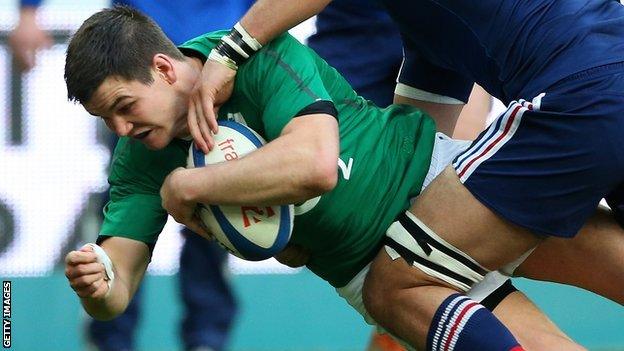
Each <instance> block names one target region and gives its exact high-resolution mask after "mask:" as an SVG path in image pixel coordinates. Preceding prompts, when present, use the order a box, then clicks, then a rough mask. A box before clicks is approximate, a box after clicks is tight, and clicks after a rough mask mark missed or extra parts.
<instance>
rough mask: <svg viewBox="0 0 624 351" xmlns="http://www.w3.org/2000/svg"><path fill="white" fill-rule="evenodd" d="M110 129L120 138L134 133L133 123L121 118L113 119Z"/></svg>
mask: <svg viewBox="0 0 624 351" xmlns="http://www.w3.org/2000/svg"><path fill="white" fill-rule="evenodd" d="M109 127H110V128H111V129H112V130H113V132H115V134H117V135H118V136H120V137H124V136H128V135H130V132H131V131H132V127H133V125H132V123H131V122H128V121H126V120H124V119H123V118H121V117H112V118H111V119H110V124H109Z"/></svg>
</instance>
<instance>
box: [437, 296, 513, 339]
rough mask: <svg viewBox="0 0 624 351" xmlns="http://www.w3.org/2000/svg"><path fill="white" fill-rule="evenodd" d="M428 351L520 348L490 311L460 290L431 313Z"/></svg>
mask: <svg viewBox="0 0 624 351" xmlns="http://www.w3.org/2000/svg"><path fill="white" fill-rule="evenodd" d="M427 350H431V351H453V350H455V351H474V350H479V351H521V350H523V348H522V346H520V344H519V343H518V341H517V340H516V338H514V336H513V335H511V332H509V330H508V329H507V328H506V327H505V326H504V325H503V324H502V323H501V322H500V321H499V320H498V319H496V317H494V315H493V314H492V312H490V311H489V310H487V309H486V308H485V307H483V306H482V305H481V304H479V303H478V302H476V301H474V300H472V299H470V298H468V297H466V296H464V295H460V294H453V295H451V296H449V297H448V298H447V299H446V300H444V302H442V304H441V305H440V307H439V308H438V310H437V312H436V313H435V315H434V316H433V321H432V322H431V326H430V327H429V335H427Z"/></svg>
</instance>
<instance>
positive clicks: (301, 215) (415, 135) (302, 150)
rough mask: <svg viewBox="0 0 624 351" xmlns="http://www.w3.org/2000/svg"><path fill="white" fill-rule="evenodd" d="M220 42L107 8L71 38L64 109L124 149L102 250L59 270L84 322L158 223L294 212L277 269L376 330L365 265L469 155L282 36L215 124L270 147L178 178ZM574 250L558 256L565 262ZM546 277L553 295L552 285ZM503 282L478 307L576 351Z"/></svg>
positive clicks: (117, 284) (121, 287) (482, 293)
mask: <svg viewBox="0 0 624 351" xmlns="http://www.w3.org/2000/svg"><path fill="white" fill-rule="evenodd" d="M223 34H225V33H224V32H215V33H209V34H206V35H204V36H201V37H198V38H196V39H193V40H191V41H189V42H187V43H185V44H183V45H182V46H181V47H180V48H176V47H175V46H173V44H172V43H171V42H170V41H169V40H168V39H167V38H166V37H165V36H164V35H163V34H162V32H161V31H160V29H159V28H158V27H157V26H156V25H155V24H154V23H153V22H152V21H151V20H149V19H148V18H146V17H145V16H143V15H142V14H140V13H138V12H136V11H134V10H131V9H129V8H126V7H115V8H113V9H105V10H102V11H100V12H98V13H96V14H95V15H93V16H91V17H90V18H89V19H87V20H86V21H85V22H84V24H83V25H82V26H81V28H80V29H79V30H78V31H77V33H76V34H75V35H74V37H73V38H72V40H71V42H70V45H69V48H68V50H67V59H66V66H65V80H66V83H67V88H68V95H69V98H70V99H71V100H74V101H77V102H79V103H81V104H82V105H83V106H84V107H85V109H86V110H87V111H88V112H89V113H91V114H93V115H95V116H99V117H101V118H102V120H103V121H104V122H105V123H106V125H107V126H108V127H109V128H110V129H111V130H113V131H114V132H115V133H116V134H118V135H119V136H120V137H121V139H120V141H119V143H118V145H117V148H116V150H115V154H114V157H113V162H112V166H111V170H110V176H109V182H110V184H111V194H110V195H111V196H110V197H111V200H110V202H109V203H108V204H107V206H106V208H105V219H104V223H103V225H102V229H101V232H100V236H99V238H98V241H97V243H98V245H88V246H85V247H83V248H82V249H80V250H78V251H72V252H70V253H68V254H67V256H66V276H67V278H68V280H69V282H70V285H71V287H72V288H73V289H74V290H75V291H76V293H77V295H78V296H80V298H81V302H82V304H83V306H84V308H85V310H86V311H87V312H88V313H89V314H90V315H92V316H93V317H95V318H98V319H110V318H113V317H115V316H116V315H118V314H119V313H121V312H122V311H123V310H124V309H125V308H126V306H127V304H128V302H129V300H130V298H131V297H132V295H133V294H134V293H135V291H136V289H137V287H138V285H139V284H140V281H141V279H142V277H143V275H144V273H145V270H146V268H147V265H148V263H149V260H150V256H151V251H152V249H153V247H154V245H155V244H156V241H157V239H158V235H159V233H160V232H161V230H162V228H163V226H164V224H165V221H166V219H167V211H166V209H168V210H170V212H171V214H172V215H173V216H174V217H175V218H176V219H177V220H178V221H180V222H183V223H185V224H187V225H189V226H190V227H192V228H193V229H194V230H195V231H197V232H198V233H200V234H203V235H209V234H208V233H205V232H204V230H203V229H202V228H201V226H200V225H199V224H198V222H197V221H196V219H194V218H193V217H192V214H193V211H194V208H195V205H196V204H197V203H199V202H201V203H210V204H255V205H274V204H285V203H296V204H300V205H299V206H297V211H296V213H297V215H296V218H295V224H294V230H293V234H292V239H291V246H290V247H289V248H287V249H286V250H285V252H284V253H283V254H282V256H281V259H282V260H285V259H286V258H287V257H290V259H291V260H290V261H288V262H286V263H288V264H290V265H296V264H297V262H294V261H300V262H305V263H306V265H307V267H308V268H309V269H310V270H311V271H313V272H314V273H315V274H316V275H318V276H319V277H321V278H322V279H324V280H326V281H328V282H329V283H330V284H331V285H332V286H334V287H335V288H337V290H338V292H339V294H340V295H341V296H343V297H344V298H345V299H347V300H348V302H349V303H350V304H352V305H353V306H354V307H355V308H356V309H357V310H358V311H359V312H360V313H361V314H363V315H364V316H365V318H367V321H369V322H373V321H372V320H371V319H370V318H369V317H368V316H366V311H365V310H364V307H363V304H362V299H361V289H362V284H363V281H364V276H365V274H366V271H367V267H368V266H367V265H368V264H369V263H370V262H371V261H372V259H373V258H374V256H375V255H376V253H377V252H378V251H379V249H380V247H381V245H382V243H383V239H384V234H385V232H386V229H387V228H388V226H389V225H390V224H391V223H392V222H393V221H395V219H396V218H397V216H399V215H400V214H402V213H404V211H405V210H406V209H407V208H408V207H409V206H410V201H412V200H413V199H414V197H416V196H417V195H418V194H419V192H420V191H421V188H422V187H423V186H425V185H426V184H427V183H428V182H430V181H431V180H432V179H433V178H434V177H435V175H436V174H437V173H439V172H440V171H441V170H442V169H443V168H444V166H446V165H447V164H448V162H450V159H451V158H452V156H453V155H454V154H455V153H457V152H458V151H460V150H462V149H463V148H464V147H465V146H466V144H465V143H463V142H457V141H453V140H450V139H449V138H447V137H445V136H443V135H441V134H437V135H436V132H435V126H434V123H433V122H432V121H431V119H430V118H429V117H428V116H426V115H424V114H423V113H422V112H420V111H419V110H416V109H413V108H410V107H407V106H400V105H393V106H390V107H388V108H385V109H380V108H378V107H376V106H374V105H373V104H371V103H370V102H368V101H366V100H364V99H362V98H361V97H358V96H357V94H356V93H355V92H354V91H353V89H351V87H350V86H349V85H348V84H347V82H346V81H345V80H344V79H343V78H342V77H341V76H340V75H339V74H338V73H337V72H336V70H334V69H333V68H331V67H330V66H328V65H327V64H326V63H325V62H324V61H323V60H322V59H320V58H319V57H318V56H317V55H316V54H315V53H314V52H312V51H311V50H310V49H309V48H307V47H305V46H303V45H301V44H300V43H299V42H298V41H296V40H295V39H294V38H292V37H291V36H289V35H284V36H282V37H280V38H278V39H276V40H274V41H273V42H272V43H271V44H270V45H268V46H267V48H266V50H263V51H262V52H260V53H258V54H257V55H255V56H254V57H253V58H251V59H250V60H249V61H248V63H247V64H245V65H244V66H242V67H241V68H240V70H239V72H238V74H237V76H236V85H235V86H234V87H230V89H226V91H225V92H223V94H225V95H224V96H223V101H225V100H226V99H225V98H226V97H229V100H228V102H227V103H226V104H223V105H221V106H220V108H219V111H218V114H219V118H220V119H233V120H236V121H239V122H241V123H245V124H246V125H247V126H249V127H250V128H252V129H254V130H255V131H257V132H258V133H259V134H260V135H262V136H263V137H265V139H267V140H269V143H267V145H265V146H264V147H262V148H261V149H259V150H257V151H255V152H253V153H251V154H249V155H248V156H246V157H244V158H242V159H240V160H237V161H232V162H228V163H227V164H217V165H210V166H207V167H204V168H200V169H190V170H186V169H180V168H179V167H181V166H184V164H185V160H186V156H187V153H188V148H189V143H190V142H189V141H187V140H188V139H189V138H188V137H189V132H188V127H187V124H186V120H187V118H186V115H187V111H188V107H189V106H188V101H189V96H190V95H191V93H192V91H193V89H194V88H195V86H196V84H197V80H198V78H199V77H200V73H201V69H202V61H204V60H206V58H207V55H208V54H209V52H210V50H211V49H212V48H213V47H214V46H216V45H217V44H218V42H219V39H220V37H221V36H222V35H223ZM196 107H197V106H196ZM337 165H339V166H337ZM582 237H583V236H580V238H582ZM575 240H577V239H575ZM568 242H569V241H567V242H566V243H562V244H559V245H568V246H567V247H565V248H566V249H567V252H571V253H572V254H573V253H574V252H575V251H574V250H575V249H574V247H573V246H572V245H571V244H567V243H568ZM536 254H538V252H536ZM537 256H538V257H539V255H537ZM293 257H294V258H295V260H294V261H293V260H292V258H293ZM527 262H528V267H529V269H523V267H521V270H522V271H523V272H525V274H527V275H532V274H533V273H532V272H531V270H530V268H531V265H530V262H531V259H529V260H528V261H527ZM101 263H104V264H103V265H102V264H101ZM406 267H407V265H406ZM513 268H514V267H511V268H510V269H513ZM535 275H537V273H535ZM542 278H544V279H548V278H550V279H551V280H554V281H557V280H559V279H558V276H557V275H556V274H553V276H552V277H548V276H546V277H544V276H543V274H542ZM505 280H506V278H505V277H503V276H502V275H501V274H500V273H498V272H493V273H490V275H489V278H488V279H486V280H485V281H484V283H482V284H480V285H479V286H478V287H475V288H474V289H473V292H472V296H473V297H474V298H476V299H478V300H479V301H482V302H483V303H484V304H486V305H487V304H489V306H490V308H492V309H493V308H494V307H496V309H495V311H494V312H495V313H496V314H497V316H498V317H499V318H500V319H501V320H502V321H503V322H504V323H505V324H506V325H507V326H508V327H509V328H510V329H511V330H512V331H513V332H514V333H517V337H518V338H519V339H520V340H521V341H522V342H523V345H536V347H540V348H541V349H545V348H546V347H549V346H548V345H551V346H552V345H557V349H577V346H576V345H575V344H574V343H573V342H572V341H570V340H569V339H568V338H567V337H566V336H565V335H564V334H563V333H562V332H560V331H559V330H558V329H557V328H556V327H555V326H554V325H552V323H550V322H549V320H548V319H547V318H546V317H545V316H544V315H543V314H541V313H540V312H539V311H538V310H537V308H536V307H535V306H533V305H532V304H531V303H530V302H529V301H528V300H527V299H526V298H525V297H524V296H523V295H522V294H521V293H520V292H517V291H514V290H513V288H512V287H510V284H508V283H505V284H502V283H503V282H504V281H505ZM564 282H565V281H564ZM579 285H582V284H579ZM501 286H502V287H501ZM493 292H494V294H492V293H493ZM484 298H485V300H487V301H484V300H483V299H484ZM501 299H502V302H500V300H501ZM499 302H500V304H499ZM527 325H530V326H531V328H526V326H527ZM551 349H552V348H551Z"/></svg>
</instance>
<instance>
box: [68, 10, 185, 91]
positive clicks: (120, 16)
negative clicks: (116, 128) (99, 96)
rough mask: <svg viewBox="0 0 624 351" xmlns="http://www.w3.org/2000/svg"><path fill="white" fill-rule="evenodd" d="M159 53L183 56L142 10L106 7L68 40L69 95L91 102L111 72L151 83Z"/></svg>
mask: <svg viewBox="0 0 624 351" xmlns="http://www.w3.org/2000/svg"><path fill="white" fill-rule="evenodd" d="M181 25H182V24H181ZM157 53H162V54H166V55H168V56H170V57H172V58H174V59H177V60H180V61H181V60H183V58H184V56H183V55H182V53H181V52H180V51H179V50H178V49H177V48H176V47H175V45H174V44H173V43H172V42H171V40H169V38H167V36H165V34H164V33H163V32H162V30H161V29H160V27H158V25H157V24H156V23H155V22H154V21H153V20H151V19H150V18H149V17H147V16H145V15H144V14H142V13H141V12H139V11H137V10H135V9H133V8H131V7H128V6H114V7H112V8H106V9H103V10H101V11H99V12H97V13H95V14H94V15H92V16H91V17H89V18H88V19H87V20H86V21H84V23H83V24H82V25H81V26H80V28H79V29H78V31H77V32H76V33H75V34H74V36H73V37H72V39H71V41H70V42H69V47H68V48H67V56H66V58H65V83H66V84H67V98H68V99H69V100H71V101H77V102H79V103H85V102H88V101H89V99H91V97H92V96H93V93H94V92H95V91H96V90H97V88H98V87H99V86H100V84H102V82H103V81H104V80H105V79H106V78H107V77H111V76H116V77H120V78H124V79H127V80H138V81H140V82H141V83H144V84H151V83H152V82H153V78H152V75H151V71H150V67H151V63H152V58H153V57H154V55H155V54H157Z"/></svg>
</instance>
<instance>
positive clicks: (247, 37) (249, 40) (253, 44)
mask: <svg viewBox="0 0 624 351" xmlns="http://www.w3.org/2000/svg"><path fill="white" fill-rule="evenodd" d="M234 29H236V30H237V31H238V32H239V33H240V34H241V36H242V37H243V41H244V42H245V44H247V45H249V47H250V48H252V49H253V50H255V51H258V50H260V49H262V44H260V42H258V41H257V40H256V38H254V37H252V36H251V34H249V33H248V32H247V31H246V30H245V28H243V26H242V25H241V24H240V22H236V24H235V25H234Z"/></svg>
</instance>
